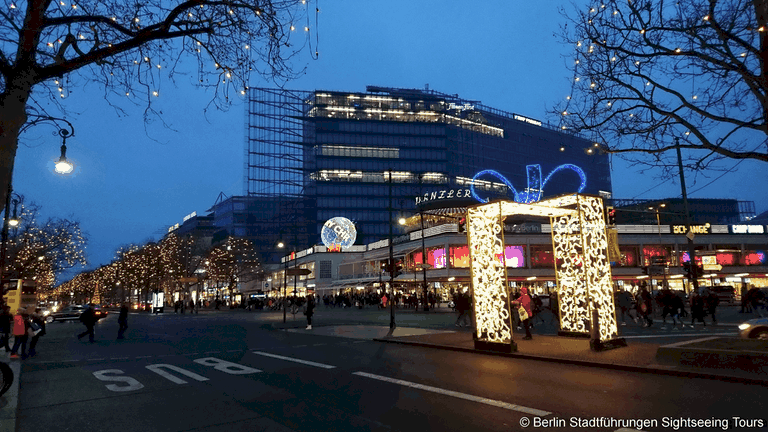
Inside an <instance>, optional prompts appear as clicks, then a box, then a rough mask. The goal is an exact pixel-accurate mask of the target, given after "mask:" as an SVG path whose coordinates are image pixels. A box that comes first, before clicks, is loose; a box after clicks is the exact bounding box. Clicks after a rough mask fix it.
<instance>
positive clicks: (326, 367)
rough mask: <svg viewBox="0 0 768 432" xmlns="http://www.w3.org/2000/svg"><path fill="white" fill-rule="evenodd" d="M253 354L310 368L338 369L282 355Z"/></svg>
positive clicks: (260, 352)
mask: <svg viewBox="0 0 768 432" xmlns="http://www.w3.org/2000/svg"><path fill="white" fill-rule="evenodd" d="M253 353H254V354H256V355H260V356H264V357H272V358H276V359H280V360H286V361H290V362H294V363H301V364H305V365H308V366H315V367H319V368H323V369H335V368H336V366H331V365H327V364H322V363H316V362H312V361H308V360H301V359H297V358H293V357H285V356H281V355H277V354H270V353H265V352H262V351H253Z"/></svg>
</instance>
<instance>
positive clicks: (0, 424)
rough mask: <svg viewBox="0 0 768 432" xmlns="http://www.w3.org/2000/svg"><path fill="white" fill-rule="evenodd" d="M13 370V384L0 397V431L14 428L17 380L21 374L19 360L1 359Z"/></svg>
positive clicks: (7, 431)
mask: <svg viewBox="0 0 768 432" xmlns="http://www.w3.org/2000/svg"><path fill="white" fill-rule="evenodd" d="M0 361H5V362H7V363H8V365H9V366H10V367H11V370H12V371H13V375H14V376H13V384H11V387H10V388H9V389H8V391H7V392H6V393H5V394H4V395H3V396H2V397H0V432H14V431H15V430H16V414H17V413H18V407H19V381H20V376H21V362H20V361H19V360H7V359H3V360H0Z"/></svg>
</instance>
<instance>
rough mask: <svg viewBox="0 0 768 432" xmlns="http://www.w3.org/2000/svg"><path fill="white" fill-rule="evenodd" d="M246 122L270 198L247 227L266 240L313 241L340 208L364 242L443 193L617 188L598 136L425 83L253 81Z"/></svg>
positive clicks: (250, 163) (476, 195) (301, 244)
mask: <svg viewBox="0 0 768 432" xmlns="http://www.w3.org/2000/svg"><path fill="white" fill-rule="evenodd" d="M247 127H248V134H247V140H246V164H245V165H246V166H245V170H246V172H245V191H246V195H247V197H248V198H249V199H252V200H256V202H262V203H267V202H268V203H270V204H269V208H270V210H269V212H266V213H264V212H263V210H260V211H261V212H262V213H261V214H259V213H258V212H254V213H253V214H254V216H255V217H254V218H252V219H253V222H252V223H249V224H248V226H249V227H258V228H257V229H256V230H255V232H251V233H250V234H251V235H249V236H248V237H249V238H252V239H253V240H254V242H255V243H256V244H258V245H260V246H261V247H263V248H269V247H270V246H271V245H273V244H276V243H277V242H278V241H279V238H280V237H291V236H294V237H295V238H296V242H295V245H294V247H295V248H296V249H303V248H307V247H311V246H313V245H315V244H317V243H318V242H319V241H320V233H321V229H322V226H323V224H324V223H325V221H327V220H329V219H331V218H333V217H338V216H341V217H346V218H347V219H350V220H352V221H353V222H354V223H355V226H356V229H357V233H358V237H357V239H358V240H357V244H368V243H372V242H375V241H377V240H380V239H382V238H387V237H388V236H389V234H390V229H392V225H393V224H391V223H390V221H391V219H394V220H396V219H397V218H399V217H401V216H411V215H413V214H414V213H416V212H417V211H418V210H417V206H416V204H417V200H418V199H425V198H426V199H433V198H434V197H437V196H439V195H440V194H442V195H443V196H447V197H452V198H464V199H466V200H470V201H472V202H474V203H477V200H478V199H492V198H497V197H510V196H512V197H517V196H518V194H519V196H521V197H523V199H525V197H529V196H530V197H533V196H536V197H539V196H540V197H544V196H554V195H559V194H562V193H568V192H577V191H579V192H583V193H592V194H598V193H600V192H608V193H610V192H611V178H610V170H609V164H608V157H607V155H605V154H600V152H599V148H597V147H595V145H594V144H593V143H592V142H591V141H589V140H587V139H585V138H582V137H579V136H576V135H574V134H570V133H566V132H564V131H562V130H558V129H557V128H554V127H550V126H548V125H546V124H544V123H542V122H541V121H538V120H536V119H531V118H528V117H525V116H522V115H519V114H515V113H511V112H506V111H502V110H499V109H496V108H491V107H488V106H485V105H482V104H481V103H480V102H477V101H473V100H467V99H462V98H460V97H458V95H449V94H445V93H439V92H435V91H431V90H426V89H425V90H414V89H393V88H384V87H373V86H369V87H367V89H366V92H338V91H324V90H323V91H320V90H318V91H292V90H276V89H256V88H254V89H250V90H249V101H248V124H247ZM480 172H483V173H484V174H482V175H480V176H477V175H478V173H480ZM476 176H477V177H476ZM473 179H474V181H473ZM390 213H392V215H390ZM244 229H246V230H247V229H248V228H244ZM394 229H395V232H394V234H396V235H397V234H402V231H401V229H400V228H398V227H395V228H394ZM252 236H253V237H252ZM256 237H258V239H257V238H256Z"/></svg>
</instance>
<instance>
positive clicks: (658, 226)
mask: <svg viewBox="0 0 768 432" xmlns="http://www.w3.org/2000/svg"><path fill="white" fill-rule="evenodd" d="M666 206H667V205H666V204H664V203H661V204H659V205H657V206H655V207H648V210H654V211H655V212H656V228H657V231H658V233H659V247H663V244H662V241H661V218H660V217H659V210H660V209H661V208H664V207H666ZM654 264H655V263H653V262H651V266H653V265H654ZM661 271H662V275H663V282H662V289H664V288H667V272H666V271H664V269H663V268H662V269H661ZM649 273H650V272H649ZM651 286H653V276H651Z"/></svg>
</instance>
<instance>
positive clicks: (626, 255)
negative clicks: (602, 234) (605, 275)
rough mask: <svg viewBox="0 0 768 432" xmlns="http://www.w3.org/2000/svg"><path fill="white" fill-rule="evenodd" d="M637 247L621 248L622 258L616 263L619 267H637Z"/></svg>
mask: <svg viewBox="0 0 768 432" xmlns="http://www.w3.org/2000/svg"><path fill="white" fill-rule="evenodd" d="M638 250H639V249H638V247H637V246H619V253H620V254H621V258H620V259H619V262H617V263H616V265H617V266H618V267H637V251H638Z"/></svg>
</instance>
